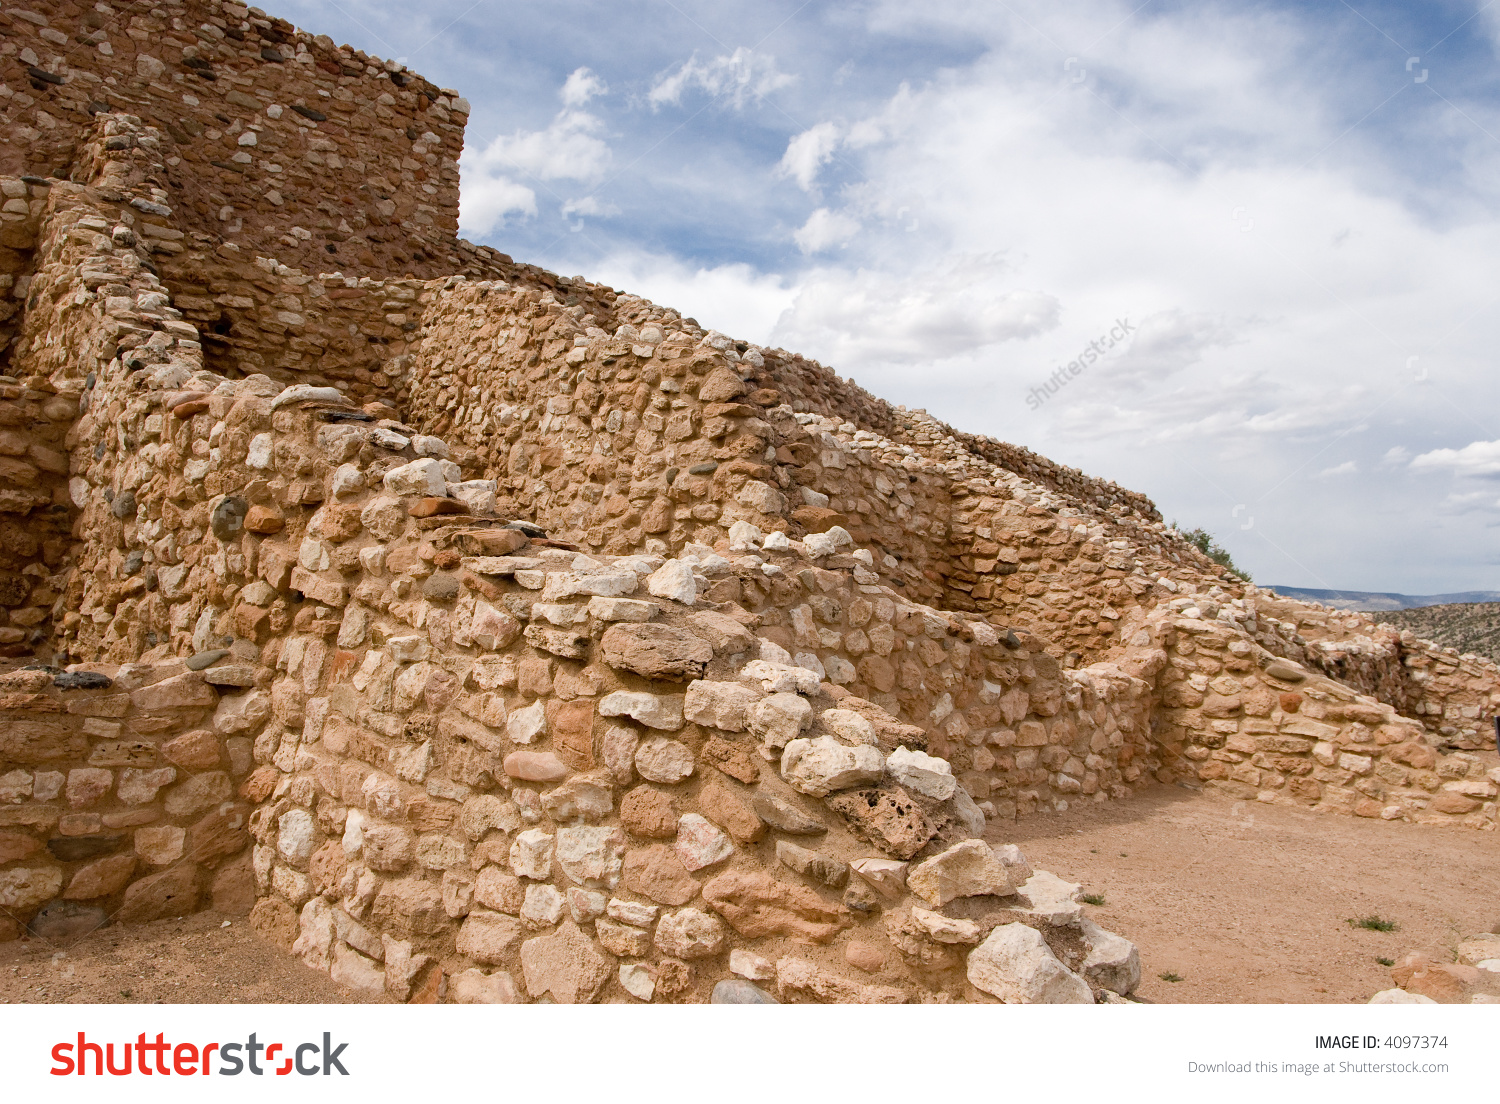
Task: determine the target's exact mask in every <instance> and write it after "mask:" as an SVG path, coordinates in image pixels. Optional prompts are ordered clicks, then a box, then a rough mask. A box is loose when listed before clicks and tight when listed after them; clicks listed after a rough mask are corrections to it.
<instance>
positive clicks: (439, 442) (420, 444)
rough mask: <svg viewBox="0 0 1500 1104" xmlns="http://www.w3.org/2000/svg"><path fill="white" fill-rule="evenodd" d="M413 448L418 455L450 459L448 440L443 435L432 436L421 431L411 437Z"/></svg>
mask: <svg viewBox="0 0 1500 1104" xmlns="http://www.w3.org/2000/svg"><path fill="white" fill-rule="evenodd" d="M411 450H412V451H413V452H415V453H416V454H417V455H418V456H431V457H434V458H436V459H438V460H446V459H448V442H447V441H444V440H443V439H442V438H441V437H430V436H428V435H427V434H425V433H419V434H417V435H416V436H415V437H413V438H412V439H411Z"/></svg>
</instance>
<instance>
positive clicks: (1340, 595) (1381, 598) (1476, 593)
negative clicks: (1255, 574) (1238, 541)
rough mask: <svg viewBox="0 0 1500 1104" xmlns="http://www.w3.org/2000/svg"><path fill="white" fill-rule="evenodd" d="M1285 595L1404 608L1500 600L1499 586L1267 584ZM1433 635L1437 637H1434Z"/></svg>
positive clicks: (1343, 605) (1350, 606)
mask: <svg viewBox="0 0 1500 1104" xmlns="http://www.w3.org/2000/svg"><path fill="white" fill-rule="evenodd" d="M1266 589H1267V590H1273V591H1275V592H1276V593H1277V594H1280V595H1282V596H1283V597H1286V598H1300V599H1302V600H1303V601H1304V602H1320V603H1322V604H1323V605H1325V606H1332V607H1333V608H1334V609H1345V610H1368V611H1371V612H1378V611H1381V610H1407V609H1420V608H1422V607H1424V606H1453V605H1472V604H1474V603H1490V602H1500V590H1465V591H1462V592H1460V593H1458V594H1385V593H1381V592H1380V591H1374V590H1313V589H1310V588H1307V587H1284V586H1273V587H1267V588H1266ZM1432 639H1434V640H1435V639H1437V638H1436V637H1433V638H1432Z"/></svg>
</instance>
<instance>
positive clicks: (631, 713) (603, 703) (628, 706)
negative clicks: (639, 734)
mask: <svg viewBox="0 0 1500 1104" xmlns="http://www.w3.org/2000/svg"><path fill="white" fill-rule="evenodd" d="M694 685H697V684H696V683H695V684H694ZM682 700H683V699H682V695H681V694H647V693H642V692H639V691H631V690H616V691H615V692H614V693H613V694H606V695H605V696H604V697H603V698H601V699H600V700H599V715H600V716H601V717H630V718H631V719H632V720H636V721H639V722H640V723H641V724H643V725H645V726H646V727H647V728H655V729H659V730H661V731H664V732H676V731H677V730H678V729H679V728H681V727H682V725H683V713H682Z"/></svg>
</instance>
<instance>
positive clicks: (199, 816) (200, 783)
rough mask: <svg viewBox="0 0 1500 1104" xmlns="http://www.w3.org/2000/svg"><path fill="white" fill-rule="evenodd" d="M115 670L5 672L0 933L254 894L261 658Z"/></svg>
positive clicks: (162, 912) (238, 904) (163, 912)
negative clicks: (250, 796)
mask: <svg viewBox="0 0 1500 1104" xmlns="http://www.w3.org/2000/svg"><path fill="white" fill-rule="evenodd" d="M109 670H111V671H112V672H113V675H112V677H111V676H110V675H105V674H103V673H102V671H90V672H83V673H74V674H54V673H53V672H52V671H49V670H38V669H22V670H12V671H8V672H6V673H4V674H0V864H3V865H0V939H13V938H15V937H16V936H17V935H18V934H19V932H20V926H21V925H23V924H29V925H30V926H31V928H32V930H33V931H34V932H37V933H40V934H49V933H51V932H53V931H55V930H67V929H69V928H72V929H73V930H75V931H86V930H88V928H89V927H93V926H97V925H98V924H100V923H103V922H107V921H108V920H109V919H111V918H113V919H117V920H120V921H124V922H130V921H137V920H152V919H157V918H159V917H162V916H181V915H182V914H184V913H187V912H192V911H194V910H196V909H198V908H200V907H203V906H206V905H209V904H213V905H214V906H215V907H219V908H224V909H227V910H229V911H243V910H244V909H246V908H248V907H249V905H250V903H251V901H252V900H253V894H254V883H253V880H252V877H251V871H250V866H249V856H248V855H246V854H244V852H245V848H246V845H247V843H248V842H249V835H248V832H247V830H246V829H247V825H248V821H249V815H250V810H251V806H250V804H249V803H248V802H247V801H245V800H244V798H243V795H237V792H236V791H237V789H238V787H239V786H240V784H241V783H242V782H243V781H244V779H245V777H246V776H247V775H248V773H249V771H250V767H251V741H250V739H249V738H247V737H246V736H245V735H244V733H245V732H246V730H247V727H248V726H247V724H246V723H245V719H246V717H247V716H250V715H253V714H254V712H255V710H256V708H258V706H257V701H260V700H263V699H264V697H265V695H264V694H263V693H261V692H259V691H256V690H255V689H254V669H253V668H252V667H249V666H245V665H236V666H228V665H226V666H221V667H217V668H215V669H214V670H213V671H210V672H201V671H190V670H189V669H188V668H187V666H186V665H184V664H183V663H182V662H181V661H176V662H170V663H162V664H144V663H138V664H128V665H125V666H123V667H119V668H109ZM235 856H239V858H238V859H236V857H235ZM80 923H81V924H82V925H83V926H82V927H81V928H80V927H78V925H79V924H80Z"/></svg>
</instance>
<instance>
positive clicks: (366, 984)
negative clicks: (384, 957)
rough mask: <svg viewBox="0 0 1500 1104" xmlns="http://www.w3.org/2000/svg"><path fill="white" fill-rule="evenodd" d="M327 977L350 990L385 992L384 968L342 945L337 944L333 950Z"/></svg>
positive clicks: (366, 956) (371, 959)
mask: <svg viewBox="0 0 1500 1104" xmlns="http://www.w3.org/2000/svg"><path fill="white" fill-rule="evenodd" d="M328 976H329V977H331V978H332V979H333V980H334V981H335V982H336V983H337V984H339V985H343V986H346V987H347V988H350V989H363V990H365V991H366V992H369V993H383V992H385V967H384V966H382V965H380V963H378V962H376V961H375V960H374V959H373V958H370V957H369V956H368V955H362V954H360V953H359V952H358V951H356V950H354V949H353V948H352V947H346V946H344V945H343V944H337V945H335V947H334V949H333V964H332V965H331V966H330V967H329V968H328Z"/></svg>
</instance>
